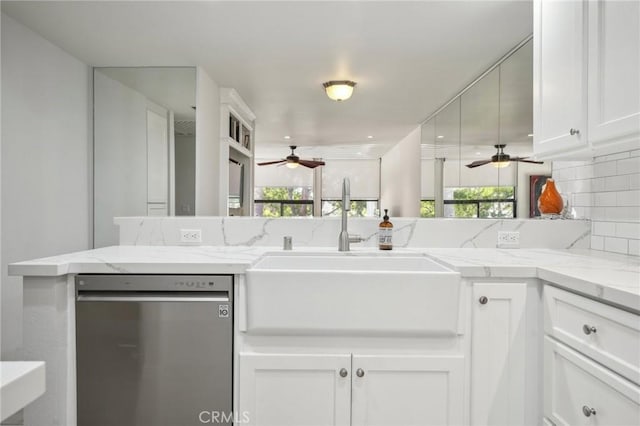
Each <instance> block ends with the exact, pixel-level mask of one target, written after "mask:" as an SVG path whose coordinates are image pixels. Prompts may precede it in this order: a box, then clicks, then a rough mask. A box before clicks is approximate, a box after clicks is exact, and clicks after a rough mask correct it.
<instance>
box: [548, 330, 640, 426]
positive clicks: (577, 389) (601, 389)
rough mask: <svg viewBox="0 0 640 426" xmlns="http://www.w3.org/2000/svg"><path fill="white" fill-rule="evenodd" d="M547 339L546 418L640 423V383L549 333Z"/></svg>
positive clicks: (609, 425)
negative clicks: (631, 380)
mask: <svg viewBox="0 0 640 426" xmlns="http://www.w3.org/2000/svg"><path fill="white" fill-rule="evenodd" d="M544 339H545V341H544V369H545V372H544V416H545V417H546V418H548V419H549V420H550V421H551V422H553V423H554V424H556V425H558V426H560V425H571V426H579V425H601V426H618V425H619V426H631V425H638V424H640V387H639V386H638V385H636V384H634V383H631V382H630V381H628V380H625V379H624V378H622V377H620V376H619V375H617V374H616V373H614V372H612V371H610V370H608V369H606V368H604V367H602V366H601V365H599V364H597V363H596V362H594V361H592V360H590V359H589V358H587V357H585V356H583V355H580V354H579V353H578V352H576V351H574V350H573V349H571V348H569V347H568V346H565V345H563V344H562V343H559V342H557V341H555V340H553V339H551V338H550V337H548V336H545V338H544ZM591 410H593V411H591Z"/></svg>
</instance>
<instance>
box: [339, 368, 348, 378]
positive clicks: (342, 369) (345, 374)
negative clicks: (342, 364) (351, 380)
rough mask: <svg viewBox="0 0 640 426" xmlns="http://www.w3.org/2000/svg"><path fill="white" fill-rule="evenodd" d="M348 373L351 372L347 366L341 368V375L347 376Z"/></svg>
mask: <svg viewBox="0 0 640 426" xmlns="http://www.w3.org/2000/svg"><path fill="white" fill-rule="evenodd" d="M347 374H349V372H348V371H347V369H346V368H341V369H340V377H347Z"/></svg>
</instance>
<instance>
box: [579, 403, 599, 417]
mask: <svg viewBox="0 0 640 426" xmlns="http://www.w3.org/2000/svg"><path fill="white" fill-rule="evenodd" d="M582 414H584V415H585V417H591V416H592V415H594V416H595V415H596V410H595V409H593V408H591V407H588V406H586V405H583V406H582Z"/></svg>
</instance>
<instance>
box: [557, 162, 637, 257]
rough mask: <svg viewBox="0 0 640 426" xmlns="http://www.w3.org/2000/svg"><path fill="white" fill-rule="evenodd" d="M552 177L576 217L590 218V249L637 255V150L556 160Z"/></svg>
mask: <svg viewBox="0 0 640 426" xmlns="http://www.w3.org/2000/svg"><path fill="white" fill-rule="evenodd" d="M553 177H554V179H555V180H556V184H557V185H556V186H557V187H558V189H559V191H560V194H561V195H562V197H563V198H565V199H566V198H568V199H569V203H570V205H571V206H573V209H574V210H575V211H576V214H577V215H578V217H579V218H586V219H591V248H592V249H594V250H603V251H608V252H613V253H622V254H630V255H634V256H640V149H638V150H633V151H625V152H620V153H617V154H612V155H605V156H600V157H596V158H594V159H593V160H592V161H572V162H569V161H556V162H554V163H553Z"/></svg>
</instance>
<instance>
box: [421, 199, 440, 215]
mask: <svg viewBox="0 0 640 426" xmlns="http://www.w3.org/2000/svg"><path fill="white" fill-rule="evenodd" d="M420 217H436V201H435V200H420Z"/></svg>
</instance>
